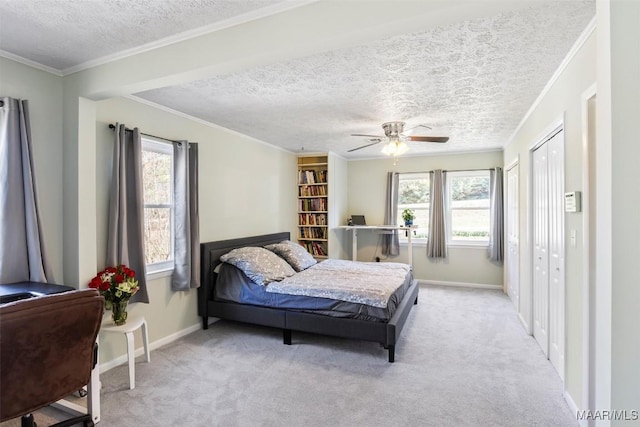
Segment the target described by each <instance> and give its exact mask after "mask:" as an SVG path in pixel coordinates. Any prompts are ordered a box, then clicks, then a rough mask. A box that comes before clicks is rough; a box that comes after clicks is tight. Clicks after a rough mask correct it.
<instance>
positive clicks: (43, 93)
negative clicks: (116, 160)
mask: <svg viewBox="0 0 640 427" xmlns="http://www.w3.org/2000/svg"><path fill="white" fill-rule="evenodd" d="M0 76H1V77H2V78H1V79H0V96H10V97H12V98H18V99H26V100H28V101H29V113H30V116H31V136H32V143H33V164H34V173H35V176H36V185H37V188H36V190H37V197H38V203H39V205H38V208H39V210H40V217H41V220H42V234H43V236H44V243H45V249H46V254H47V258H48V260H49V262H50V263H51V268H52V270H53V274H54V279H55V281H56V282H58V283H62V279H63V277H62V245H63V233H62V158H63V150H62V78H61V77H58V76H55V75H53V74H50V73H47V72H44V71H40V70H36V69H34V68H31V67H28V66H26V65H22V64H20V63H18V62H14V61H11V60H9V59H6V58H2V57H0Z"/></svg>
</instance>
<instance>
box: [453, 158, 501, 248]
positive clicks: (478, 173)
mask: <svg viewBox="0 0 640 427" xmlns="http://www.w3.org/2000/svg"><path fill="white" fill-rule="evenodd" d="M458 177H461V178H464V177H467V178H471V177H483V178H484V177H486V178H487V179H489V187H490V186H491V172H490V171H489V169H483V170H473V171H448V172H447V176H446V184H445V187H446V188H445V191H446V194H445V215H446V224H447V227H446V228H447V230H446V235H447V246H489V243H490V239H491V235H490V234H489V235H488V236H487V238H486V240H466V239H460V238H454V236H453V211H454V210H478V209H483V210H487V211H488V212H489V224H488V230H489V233H491V188H489V206H488V207H486V208H484V207H473V208H471V207H469V208H454V207H453V206H452V204H453V203H452V202H453V200H452V196H453V191H452V185H453V178H458Z"/></svg>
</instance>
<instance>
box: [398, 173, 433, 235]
mask: <svg viewBox="0 0 640 427" xmlns="http://www.w3.org/2000/svg"><path fill="white" fill-rule="evenodd" d="M403 177H404V179H406V180H410V179H427V180H428V184H429V188H431V173H430V172H399V173H398V195H397V199H398V200H397V201H398V218H397V221H398V223H400V224H404V220H403V219H402V216H401V215H400V211H401V210H402V208H401V207H400V206H401V203H400V181H402V179H403ZM424 204H425V205H426V211H427V218H429V216H430V215H431V194H429V201H428V202H426V203H424ZM410 209H415V208H410ZM428 227H429V223H428V222H427V230H428ZM398 240H399V243H400V244H407V242H408V240H409V239H408V238H407V235H406V232H399V233H398ZM428 240H429V233H428V232H427V236H426V237H412V238H411V243H412V244H426V243H427V241H428Z"/></svg>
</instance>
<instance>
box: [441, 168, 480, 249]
mask: <svg viewBox="0 0 640 427" xmlns="http://www.w3.org/2000/svg"><path fill="white" fill-rule="evenodd" d="M446 183H447V195H448V200H447V224H448V227H447V229H448V236H447V241H448V243H449V244H456V243H459V244H460V243H461V244H474V243H475V244H486V243H488V242H489V227H490V223H491V219H490V208H491V203H490V197H489V171H488V170H487V171H469V172H467V171H465V172H447V178H446Z"/></svg>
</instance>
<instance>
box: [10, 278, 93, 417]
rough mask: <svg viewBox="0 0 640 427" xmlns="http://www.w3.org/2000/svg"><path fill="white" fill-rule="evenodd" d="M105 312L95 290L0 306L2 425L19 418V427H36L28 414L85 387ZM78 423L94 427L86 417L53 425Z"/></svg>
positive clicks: (72, 292) (87, 415)
mask: <svg viewBox="0 0 640 427" xmlns="http://www.w3.org/2000/svg"><path fill="white" fill-rule="evenodd" d="M103 309H104V298H102V297H101V296H100V294H99V293H98V291H97V290H96V289H83V290H79V291H70V292H65V293H61V294H55V295H46V296H42V297H36V298H29V299H24V300H20V301H15V302H12V303H8V304H4V305H0V390H2V393H0V421H5V420H8V419H11V418H16V417H19V416H22V427H25V426H34V425H35V423H34V422H33V416H32V415H31V412H33V411H35V410H37V409H40V408H42V407H45V406H47V405H49V404H51V403H54V402H56V401H58V400H60V399H62V398H64V397H65V396H68V395H69V394H71V393H73V392H76V391H78V390H79V389H81V388H82V387H83V386H84V385H86V384H87V383H88V382H89V380H90V377H91V370H92V369H93V367H94V365H95V363H96V361H97V346H96V338H97V336H98V331H99V329H100V321H101V319H102V312H103ZM87 412H90V411H87ZM80 422H82V423H83V425H84V426H85V427H86V426H93V420H92V417H91V414H90V413H89V414H86V415H82V416H80V417H75V418H72V419H71V420H66V421H62V422H60V423H58V424H55V426H57V427H63V426H71V425H75V424H78V423H80Z"/></svg>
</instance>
